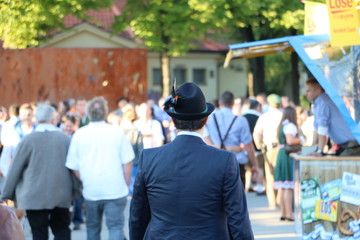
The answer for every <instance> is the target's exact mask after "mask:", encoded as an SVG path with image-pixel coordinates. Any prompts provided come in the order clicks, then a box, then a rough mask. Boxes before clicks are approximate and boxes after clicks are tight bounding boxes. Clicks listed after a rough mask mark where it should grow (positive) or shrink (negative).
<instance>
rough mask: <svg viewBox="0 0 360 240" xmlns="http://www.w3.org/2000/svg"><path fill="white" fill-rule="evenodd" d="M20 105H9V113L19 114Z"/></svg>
mask: <svg viewBox="0 0 360 240" xmlns="http://www.w3.org/2000/svg"><path fill="white" fill-rule="evenodd" d="M19 110H20V106H19V105H17V104H11V105H10V107H9V114H11V115H13V116H19Z"/></svg>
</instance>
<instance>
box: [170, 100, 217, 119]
mask: <svg viewBox="0 0 360 240" xmlns="http://www.w3.org/2000/svg"><path fill="white" fill-rule="evenodd" d="M206 106H207V108H206V111H205V112H202V113H179V112H176V111H175V109H173V108H170V109H164V111H165V112H166V113H167V114H168V115H169V116H170V117H172V118H175V119H179V120H198V119H202V118H204V117H207V116H209V115H210V114H211V113H212V112H213V111H214V110H215V106H214V105H213V104H211V103H206Z"/></svg>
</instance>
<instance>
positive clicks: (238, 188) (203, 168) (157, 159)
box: [129, 135, 254, 240]
mask: <svg viewBox="0 0 360 240" xmlns="http://www.w3.org/2000/svg"><path fill="white" fill-rule="evenodd" d="M129 224H130V239H131V240H137V239H161V240H165V239H172V240H174V239H175V240H176V239H196V240H201V239H206V240H209V239H214V240H215V239H216V240H219V239H221V240H227V239H245V240H248V239H254V237H253V233H252V230H251V225H250V221H249V214H248V210H247V204H246V198H245V194H244V189H243V186H242V183H241V180H240V178H239V166H238V164H237V161H236V157H235V155H234V154H233V153H230V152H227V151H224V150H220V149H216V148H214V147H211V146H208V145H206V144H205V143H204V141H203V140H202V139H201V138H199V137H196V136H190V135H179V136H177V137H176V138H175V140H174V141H173V142H171V143H169V144H167V145H164V146H162V147H160V148H153V149H145V150H144V151H143V153H142V154H141V156H140V160H139V166H138V172H137V175H136V180H135V185H134V194H133V198H132V201H131V207H130V222H129Z"/></svg>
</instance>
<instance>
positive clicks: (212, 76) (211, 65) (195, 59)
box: [148, 53, 222, 101]
mask: <svg viewBox="0 0 360 240" xmlns="http://www.w3.org/2000/svg"><path fill="white" fill-rule="evenodd" d="M219 58H222V56H221V55H220V54H213V53H212V54H205V53H202V54H199V53H190V54H188V55H187V56H184V57H176V58H171V61H170V65H171V70H172V71H171V79H172V80H173V77H174V76H173V69H174V68H184V69H186V80H187V82H194V79H193V76H192V71H193V69H205V70H206V85H199V86H200V88H201V90H202V91H203V93H204V95H205V97H206V99H208V100H209V101H211V100H213V99H216V98H217V84H218V74H217V71H218V70H217V62H218V59H219ZM154 68H160V59H159V55H158V54H157V53H149V54H148V90H153V91H158V92H160V87H159V86H155V85H154V81H153V69H154Z"/></svg>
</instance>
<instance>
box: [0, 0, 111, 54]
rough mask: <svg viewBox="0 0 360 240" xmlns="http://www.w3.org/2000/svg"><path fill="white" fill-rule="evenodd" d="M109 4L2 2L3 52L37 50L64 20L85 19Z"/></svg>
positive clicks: (95, 0)
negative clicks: (4, 50)
mask: <svg viewBox="0 0 360 240" xmlns="http://www.w3.org/2000/svg"><path fill="white" fill-rule="evenodd" d="M111 2H112V0H1V1H0V40H2V41H3V46H4V47H5V48H26V47H29V46H37V45H38V44H39V41H41V40H42V39H45V38H46V37H48V36H49V33H51V32H52V31H54V30H56V29H61V28H64V25H63V18H64V17H65V16H67V15H74V16H76V17H78V18H80V19H87V18H88V17H87V15H86V12H87V11H88V10H90V9H99V8H103V7H110V6H111Z"/></svg>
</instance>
